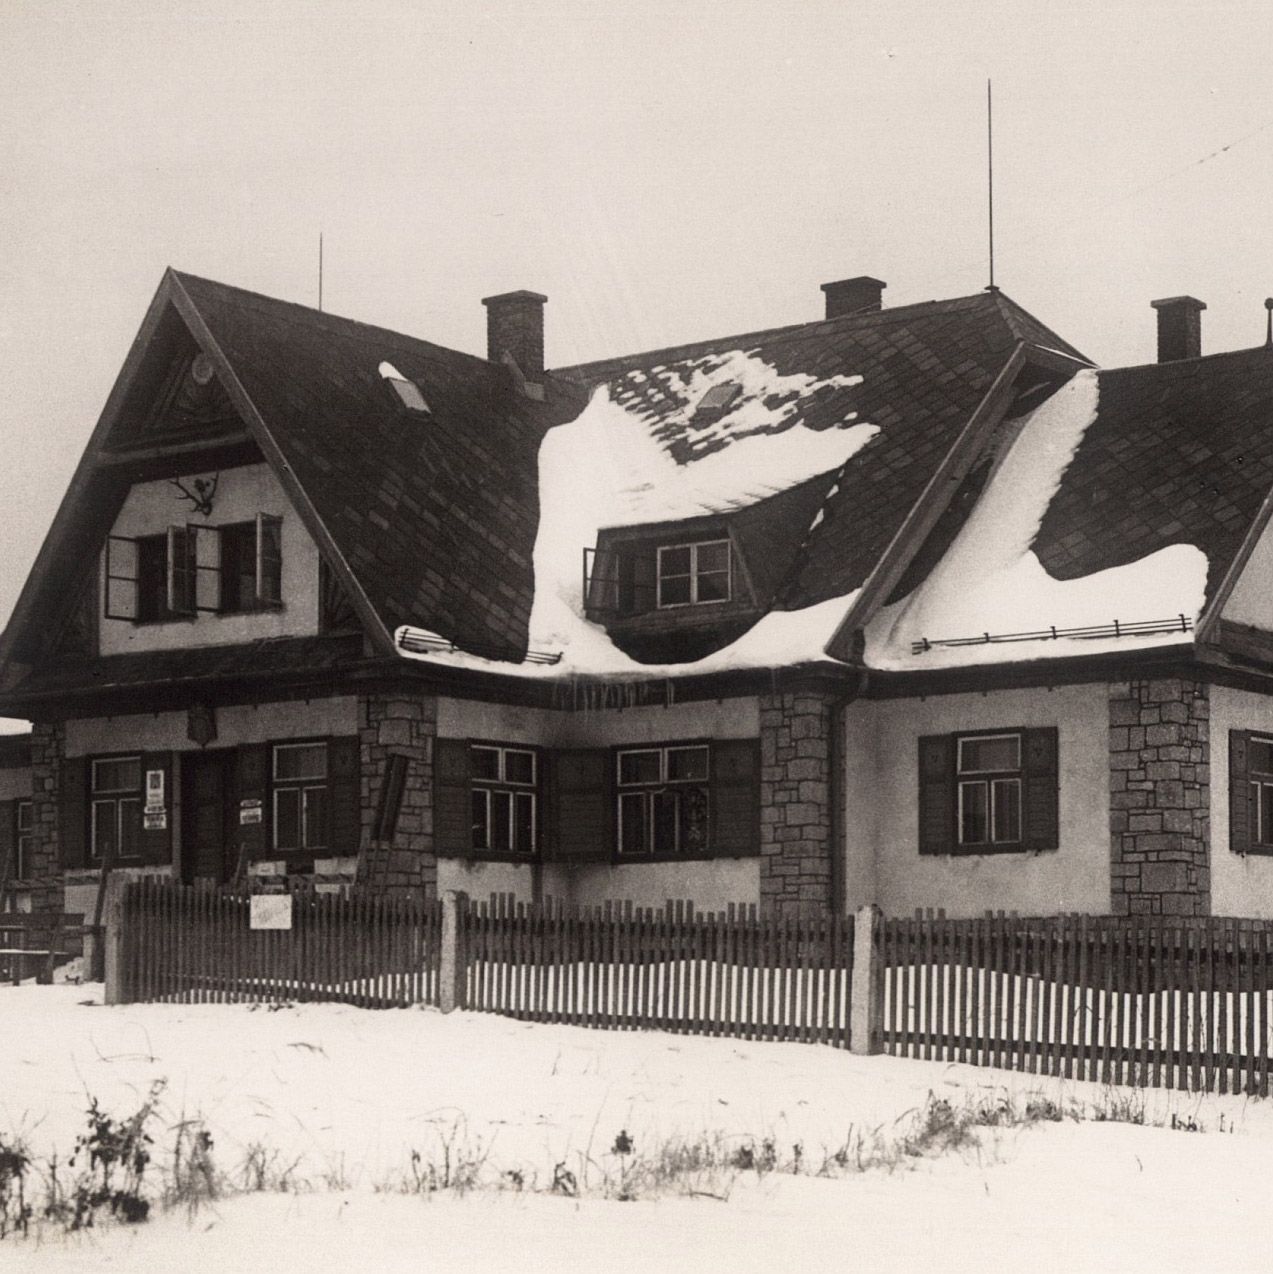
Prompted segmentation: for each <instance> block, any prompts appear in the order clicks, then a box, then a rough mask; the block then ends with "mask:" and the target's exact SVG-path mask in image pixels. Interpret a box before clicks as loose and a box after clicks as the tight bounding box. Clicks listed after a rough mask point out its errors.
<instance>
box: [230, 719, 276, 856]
mask: <svg viewBox="0 0 1273 1274" xmlns="http://www.w3.org/2000/svg"><path fill="white" fill-rule="evenodd" d="M234 768H235V787H236V788H237V796H238V800H239V807H238V809H236V810H234V811H232V813H231V816H230V817H231V819H232V820H233V822H234V825H235V827H236V829H237V833H236V834H237V836H238V844H239V846H240V847H241V848H242V849H243V850H245V851H246V855H247V859H246V860H247V861H248V862H251V861H252V860H253V859H257V858H264V857H265V854H266V850H267V849H268V848H269V845H270V840H271V836H270V827H271V826H272V824H273V821H274V820H273V817H272V811H271V810H270V749H269V745H268V744H266V743H244V744H242V745H241V746H240V747H239V750H238V758H237V764H236V765H235V767H234ZM244 801H260V803H261V804H260V806H259V808H260V811H261V821H260V822H259V823H244V822H241V821H240V814H241V812H242V810H243V802H244Z"/></svg>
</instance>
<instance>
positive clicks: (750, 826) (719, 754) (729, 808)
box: [711, 739, 760, 855]
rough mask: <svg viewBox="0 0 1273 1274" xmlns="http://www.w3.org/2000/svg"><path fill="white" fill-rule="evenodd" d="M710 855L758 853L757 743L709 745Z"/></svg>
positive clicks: (722, 741) (723, 741) (725, 741)
mask: <svg viewBox="0 0 1273 1274" xmlns="http://www.w3.org/2000/svg"><path fill="white" fill-rule="evenodd" d="M711 820H712V834H711V848H712V851H713V852H714V853H717V854H727V855H742V854H755V853H758V852H759V851H760V740H759V739H719V740H717V741H716V742H714V743H713V744H712V809H711Z"/></svg>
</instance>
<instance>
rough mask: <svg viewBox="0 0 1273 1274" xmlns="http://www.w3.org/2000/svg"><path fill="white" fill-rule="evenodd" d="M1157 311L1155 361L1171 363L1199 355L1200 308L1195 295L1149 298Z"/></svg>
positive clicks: (1200, 305) (1204, 307) (1200, 345)
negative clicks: (1160, 298) (1156, 358)
mask: <svg viewBox="0 0 1273 1274" xmlns="http://www.w3.org/2000/svg"><path fill="white" fill-rule="evenodd" d="M1150 305H1152V306H1153V307H1154V309H1156V310H1157V311H1158V361H1159V362H1160V363H1174V362H1175V361H1176V360H1177V359H1181V358H1200V357H1201V356H1202V311H1203V310H1205V309H1206V308H1207V307H1206V306H1205V305H1204V304H1203V303H1202V302H1201V301H1200V300H1198V298H1197V297H1196V296H1166V297H1163V299H1162V300H1161V301H1150Z"/></svg>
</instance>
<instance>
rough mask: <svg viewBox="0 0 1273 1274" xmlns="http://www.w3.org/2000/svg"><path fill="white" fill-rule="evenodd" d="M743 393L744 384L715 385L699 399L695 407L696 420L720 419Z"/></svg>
mask: <svg viewBox="0 0 1273 1274" xmlns="http://www.w3.org/2000/svg"><path fill="white" fill-rule="evenodd" d="M740 393H742V386H741V385H735V384H725V385H713V386H712V387H711V389H709V390H708V391H707V393H705V394H704V395H703V396H702V398H700V399H699V400H698V406H696V407H695V408H694V419H695V421H696V422H711V421H715V420H719V419H720V418H721V417H722V416H723V415H724V414H725V413H726V412H727V411H729V409H730V408H731V407H732V406H733V405H734V400H735V399H736V398H737V397H738V395H739V394H740Z"/></svg>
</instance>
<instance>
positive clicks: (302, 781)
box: [266, 737, 332, 859]
mask: <svg viewBox="0 0 1273 1274" xmlns="http://www.w3.org/2000/svg"><path fill="white" fill-rule="evenodd" d="M330 745H331V739H330V738H327V737H321V738H309V739H276V740H273V741H272V742H270V743H269V744H267V745H266V746H267V747H268V748H269V750H270V759H269V775H268V780H269V794H270V837H269V842H270V847H269V852H270V854H271V855H273V856H275V857H277V858H287V859H291V858H321V857H326V856H328V855H330V853H331V844H330V842H331V818H332V815H331V783H332V772H331V769H332V763H331V746H330ZM315 747H321V748H322V750H323V773H322V777H321V780H319V779H318V777H317V776H313V775H300V776H297V777H294V778H283V779H280V778H279V777H278V754H279V752H280V751H287V750H299V749H301V748H315ZM293 791H299V792H300V793H301V800H300V805H299V808H298V812H297V817H298V827H299V829H300V833H301V835H300V839H301V841H302V844H300V845H293V846H288V847H281V846H280V845H279V843H278V812H279V800H278V798H279V794H280V793H281V792H293ZM313 791H321V792H322V794H323V800H322V816H321V820H320V821H321V836H322V843H321V844H317V845H311V844H306V843H303V842H304V841H305V837H306V832H307V831H308V825H307V821H306V820H307V810H306V806H307V804H308V796H309V793H310V792H313Z"/></svg>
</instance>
